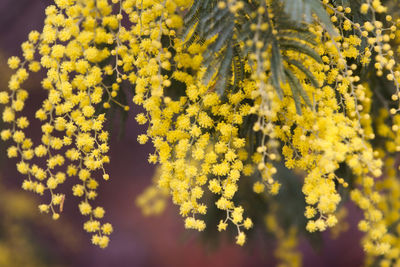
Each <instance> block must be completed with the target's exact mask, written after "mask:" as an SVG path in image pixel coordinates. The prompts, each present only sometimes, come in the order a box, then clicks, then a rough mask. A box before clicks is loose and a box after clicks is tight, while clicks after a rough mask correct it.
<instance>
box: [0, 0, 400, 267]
mask: <svg viewBox="0 0 400 267" xmlns="http://www.w3.org/2000/svg"><path fill="white" fill-rule="evenodd" d="M281 2H282V1H274V0H267V1H235V0H229V1H218V2H217V1H211V0H207V1H183V0H143V1H135V0H113V1H112V3H109V2H108V1H106V0H56V1H55V4H56V5H55V6H50V7H48V8H47V9H46V21H45V26H44V28H43V31H42V32H41V33H39V32H36V31H33V32H31V33H30V34H29V41H27V42H25V43H24V44H23V45H22V49H23V58H22V59H20V58H17V57H11V58H10V59H9V61H8V64H9V66H10V68H12V69H15V70H16V72H15V74H14V75H13V76H12V77H11V79H10V82H9V90H8V91H3V92H1V93H0V103H1V104H4V106H5V107H4V111H3V121H4V122H6V123H7V125H8V126H7V128H5V129H3V130H2V132H1V138H2V139H3V140H9V139H10V140H12V142H13V144H12V145H11V146H10V147H9V148H8V150H7V154H8V156H9V157H11V158H12V157H18V158H19V162H18V163H17V169H18V171H19V172H20V173H21V174H23V175H25V177H26V179H25V181H24V182H23V185H22V187H23V188H24V189H25V190H30V191H34V192H36V193H39V194H43V193H45V192H50V194H51V201H50V203H47V204H42V205H40V206H39V209H40V211H41V212H51V213H52V214H53V218H54V219H57V218H58V217H59V214H60V213H61V212H62V209H63V203H64V200H65V198H66V196H65V194H64V193H58V192H57V187H58V185H60V184H62V183H63V182H64V181H65V180H66V179H69V177H71V179H76V184H75V185H74V186H73V188H72V191H73V195H75V196H78V197H82V202H81V203H80V204H79V210H80V212H81V213H82V214H83V215H85V216H88V221H87V222H86V223H85V224H84V229H85V230H86V231H87V232H90V233H93V238H92V241H93V243H94V244H96V245H99V246H100V247H106V246H107V244H108V242H109V239H108V235H109V234H110V233H111V232H112V227H111V225H110V224H108V223H101V222H100V219H102V218H103V216H104V213H105V211H104V209H103V208H101V207H93V206H92V204H90V200H92V199H94V198H96V196H97V193H96V189H97V187H98V185H99V183H98V178H97V177H98V176H100V177H101V176H102V177H103V178H104V180H108V179H109V175H108V174H107V173H106V171H105V169H104V164H105V163H108V162H109V158H108V156H107V155H106V153H107V152H108V150H109V147H108V145H107V141H108V138H109V136H108V135H109V134H108V132H107V131H105V130H104V123H105V121H106V112H107V110H108V109H109V108H110V107H112V108H116V107H120V108H122V109H124V110H125V111H128V110H129V106H127V105H125V104H122V103H125V102H123V97H124V95H125V94H124V90H130V89H131V88H133V92H132V93H133V95H134V96H133V99H132V101H133V102H134V103H135V104H136V105H140V106H142V107H143V109H144V112H143V113H140V114H138V115H137V116H136V118H135V119H136V121H137V122H138V123H139V124H141V125H147V129H146V131H145V132H144V133H143V134H141V135H139V136H138V142H139V143H141V144H145V143H147V142H149V141H151V142H152V144H153V146H154V149H155V151H154V153H152V154H150V155H149V158H148V160H149V162H150V163H154V164H159V171H158V172H157V176H156V177H155V179H154V183H153V185H152V187H151V188H149V189H148V190H146V191H145V193H144V194H143V195H142V196H141V197H139V198H138V201H137V202H138V204H139V205H140V206H141V207H142V208H143V211H144V213H145V214H158V213H160V212H161V211H162V209H163V208H164V206H165V203H164V200H165V199H166V196H167V195H170V196H171V198H172V202H173V203H174V204H176V205H178V206H179V212H180V214H181V215H182V216H183V217H184V218H185V222H184V224H185V227H186V228H188V229H196V230H198V231H203V230H204V229H205V228H206V227H216V228H217V229H218V230H219V231H223V230H226V229H227V228H228V227H229V226H233V228H234V229H235V231H236V243H237V244H239V245H243V244H244V243H245V241H246V238H247V236H246V230H248V229H250V228H252V227H253V221H254V220H252V219H254V218H250V215H249V214H248V213H247V210H246V209H245V206H246V205H248V204H246V201H247V200H249V199H252V198H251V197H250V196H248V195H243V194H244V193H243V194H241V192H242V191H243V192H244V190H245V189H243V188H244V187H245V184H249V183H250V184H251V188H252V191H253V192H251V193H249V192H247V194H252V193H255V194H261V195H262V196H266V197H265V198H266V199H267V202H269V203H272V202H273V201H274V200H273V199H274V198H275V196H276V195H279V193H280V189H284V188H283V187H284V183H283V182H282V179H296V178H294V177H287V178H285V177H283V178H282V177H280V178H279V176H280V170H281V169H282V168H283V167H282V166H279V163H280V162H282V161H283V162H284V164H285V167H286V168H287V169H294V170H297V171H299V170H301V171H302V172H303V173H304V174H305V178H304V182H303V184H302V193H303V194H304V200H303V199H299V200H298V201H302V202H305V207H304V210H303V211H301V212H304V217H305V218H306V219H307V223H306V224H305V225H303V228H305V229H306V230H307V231H309V232H311V233H313V232H321V231H325V230H326V229H328V228H332V227H337V224H338V223H339V224H340V223H341V222H338V220H339V218H338V217H340V216H338V214H339V212H338V208H339V205H341V203H342V202H343V201H342V199H343V197H344V196H345V194H346V193H344V192H347V193H349V195H350V198H351V200H352V201H353V202H354V203H355V204H356V205H357V206H358V207H359V208H360V209H361V210H362V211H363V214H364V218H363V219H362V220H361V221H360V223H359V225H358V226H359V229H360V230H361V231H363V232H365V236H364V238H363V241H362V242H363V246H364V249H365V251H366V252H367V253H368V255H370V257H371V262H372V261H373V260H374V259H375V257H376V256H378V255H384V256H383V257H381V258H380V259H382V264H386V265H387V266H389V265H390V264H392V261H394V262H396V261H397V258H398V256H397V255H398V253H400V250H399V249H400V247H399V245H398V244H400V242H398V241H399V238H400V236H399V232H398V230H395V231H393V230H391V229H394V228H396V229H400V228H399V227H397V223H398V217H399V216H400V215H399V214H400V213H399V212H397V208H396V207H397V206H398V203H399V197H398V186H399V184H398V179H397V178H396V175H397V170H395V168H394V167H393V165H394V161H395V156H396V152H398V151H400V139H399V138H398V132H399V131H400V126H399V125H400V119H399V118H400V117H399V115H398V114H397V113H398V112H399V110H400V106H399V105H400V104H399V101H398V99H399V97H400V92H399V82H400V69H399V66H398V64H397V62H396V57H397V56H398V55H397V54H398V51H396V50H395V49H393V48H392V46H393V44H394V43H396V41H397V40H398V38H399V32H398V30H397V26H396V25H397V23H398V22H396V21H394V19H393V18H392V16H391V15H389V14H388V10H387V8H386V7H384V6H383V5H382V4H381V2H380V1H378V0H373V1H370V0H366V1H362V2H363V3H361V4H360V6H359V7H358V9H359V10H357V11H354V10H352V7H350V6H342V5H338V4H337V3H336V1H327V0H323V1H321V2H319V1H316V2H317V3H318V4H320V5H321V8H322V10H323V11H324V12H326V13H327V16H328V17H329V16H330V21H331V23H332V24H329V25H330V26H329V25H327V23H326V22H324V21H318V20H313V21H311V22H308V23H300V24H301V25H298V26H295V25H294V24H293V25H287V24H285V23H284V22H283V21H282V20H280V19H279V18H278V15H277V10H280V11H281V12H282V13H284V12H283V10H284V8H283V7H282V5H283V3H281ZM283 2H285V1H283ZM207 5H209V6H207ZM204 8H205V9H207V8H209V9H210V10H211V11H210V12H211V14H212V15H213V16H214V17H213V16H210V18H208V20H210V25H212V26H214V28H212V26H208V25H204V24H202V21H201V20H200V19H199V18H198V17H199V16H200V15H199V14H200V11H199V10H203V9H204ZM196 12H197V13H196ZM195 14H197V15H195ZM216 14H219V15H218V16H217V15H216ZM243 14H245V15H243ZM359 14H363V15H365V17H368V18H369V19H368V20H365V21H362V22H360V18H359V16H358V15H359ZM212 17H213V18H212ZM188 18H189V19H188ZM223 18H230V19H232V21H230V23H228V24H227V25H228V27H231V28H232V29H233V28H235V29H239V30H240V29H245V28H246V27H247V26H248V33H247V34H244V35H243V36H240V35H238V34H234V33H232V34H231V39H230V42H232V43H234V45H227V44H226V39H221V36H223V35H224V32H223V31H224V30H226V29H225V28H224V27H222V26H219V25H220V24H218V23H220V20H223ZM243 18H245V19H248V20H249V21H248V22H246V23H244V24H243V25H241V24H240V23H241V20H242V19H243ZM213 19H214V21H213ZM195 20H198V21H197V22H193V21H195ZM189 24H190V25H197V26H193V27H192V28H191V27H187V25H189ZM199 25H200V26H199ZM221 25H225V24H222V23H221ZM229 25H230V26H229ZM290 26H291V27H292V28H291V27H290ZM196 27H198V28H196ZM207 27H209V28H207ZM241 27H242V28H241ZM296 27H297V28H296ZM330 27H332V29H331V28H330ZM199 29H200V30H199ZM207 29H208V30H207ZM215 29H217V30H215ZM232 29H231V30H232ZM213 30H214V31H215V32H214V31H213ZM232 31H233V30H232ZM202 32H206V34H205V35H204V34H203V33H202ZM203 35H204V36H207V37H209V38H205V37H204V36H203ZM265 36H269V38H271V40H272V43H266V42H264V39H263V38H265ZM221 40H223V41H225V42H223V41H221ZM215 50H218V52H215ZM243 51H244V52H243ZM243 54H244V55H245V56H243ZM224 55H225V58H224ZM209 58H213V59H215V58H217V59H221V60H219V61H218V60H216V61H211V62H212V64H210V63H209ZM226 58H228V59H229V60H226ZM41 68H44V69H45V71H46V76H45V78H44V79H43V81H42V87H43V88H44V90H46V92H47V99H46V100H45V101H43V104H42V107H41V108H40V109H39V110H38V111H37V112H36V114H35V116H36V118H37V119H39V120H40V121H41V122H42V126H41V130H42V139H41V144H39V145H34V144H33V142H32V140H31V139H30V137H29V136H27V135H26V134H27V132H26V130H25V129H26V128H27V127H28V125H29V121H28V118H27V117H25V116H23V115H21V114H22V113H21V112H22V110H23V108H24V105H25V102H26V100H27V97H28V91H27V90H24V89H22V84H23V82H24V81H25V80H26V79H27V78H28V76H29V71H32V72H37V71H39V70H40V69H41ZM277 69H280V70H279V71H277ZM371 69H372V70H371ZM210 70H211V71H210ZM223 71H225V73H228V74H229V76H228V77H225V79H221V78H223V77H221V76H223V75H224V72H223ZM366 72H368V73H373V75H372V74H370V76H368V75H366V74H365V73H366ZM281 76H282V77H281ZM283 76H284V77H285V78H283ZM372 76H373V77H372ZM221 80H222V81H224V82H221ZM382 80H384V81H385V82H386V83H387V84H388V86H387V87H388V88H387V92H388V94H389V97H387V95H386V94H387V93H386V92H385V93H382V92H380V89H379V88H378V87H377V83H378V82H382ZM127 85H129V86H127ZM375 87H376V88H378V89H376V88H375ZM124 88H125V89H124ZM386 98H388V99H386ZM121 99H122V100H121ZM377 110H378V111H377ZM38 158H43V160H37V159H38ZM39 163H42V165H40V164H39ZM384 163H385V164H384ZM382 175H383V178H382V179H381V180H380V181H379V182H376V179H378V178H379V177H381V176H382ZM210 199H215V201H211V202H210ZM271 206H273V208H271V209H270V210H271V212H269V213H268V214H267V220H266V224H267V227H268V228H269V229H270V230H272V231H273V232H275V233H276V235H277V238H278V239H280V240H283V241H284V240H286V239H287V240H296V239H297V235H298V234H299V233H300V232H301V231H300V230H299V229H298V226H296V225H291V226H290V227H289V229H290V230H288V229H282V228H281V227H280V226H279V222H278V220H279V218H278V217H279V212H278V211H277V208H279V207H280V205H279V203H278V204H277V205H271ZM214 208H216V209H217V210H219V211H220V214H223V216H222V217H220V218H217V219H216V220H215V221H217V225H216V226H214V225H206V221H205V218H207V216H208V215H207V211H208V210H209V209H214ZM389 228H390V229H389ZM286 230H287V231H286ZM283 241H282V243H281V246H280V248H279V249H278V252H277V253H278V255H280V256H279V257H281V258H283V259H284V258H291V259H292V260H289V261H292V262H299V261H300V260H299V256H298V255H297V254H296V253H295V252H290V253H288V254H285V252H282V250H283V248H285V247H287V248H288V249H289V250H292V249H293V248H294V244H292V243H290V242H289V241H288V242H289V244H286V243H285V242H283ZM293 242H295V241H293ZM295 243H296V242H295ZM285 244H286V245H285Z"/></svg>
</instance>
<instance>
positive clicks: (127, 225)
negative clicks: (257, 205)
mask: <svg viewBox="0 0 400 267" xmlns="http://www.w3.org/2000/svg"><path fill="white" fill-rule="evenodd" d="M51 3H52V1H50V0H0V90H6V89H7V83H8V78H9V76H10V71H9V70H8V68H7V64H6V62H7V58H8V57H10V56H12V55H20V54H21V50H20V44H21V43H22V42H23V41H25V40H26V38H27V35H28V33H29V32H30V31H31V30H35V29H36V30H39V31H40V30H41V29H42V27H43V19H44V9H45V7H46V6H48V5H50V4H51ZM41 75H43V74H42V73H39V74H37V75H33V76H32V77H31V79H30V80H29V82H28V83H26V85H25V86H26V89H28V90H29V91H30V100H29V102H28V103H29V106H28V107H26V110H27V112H28V113H30V114H32V113H34V112H35V111H36V109H37V108H38V107H39V106H40V103H41V101H42V100H43V98H44V97H45V95H44V94H43V92H42V90H41V88H40V80H41ZM132 110H133V111H131V113H130V114H131V115H130V116H129V117H128V119H127V122H126V125H125V126H124V127H125V129H121V130H122V131H123V132H124V134H123V135H121V136H120V135H118V131H114V134H113V136H112V138H111V152H110V157H111V164H109V165H108V172H109V174H110V177H111V179H110V180H109V181H108V182H102V183H101V186H100V190H99V197H98V198H97V200H96V201H97V203H98V204H100V205H101V206H103V207H104V208H105V209H106V219H107V220H108V221H110V222H111V223H112V224H113V226H114V230H115V231H114V233H113V234H112V236H111V243H110V246H109V247H108V248H107V249H105V250H102V249H99V248H98V247H95V246H92V245H91V243H90V236H89V235H87V234H85V232H84V231H83V228H82V227H83V222H84V218H83V217H82V216H81V215H80V214H79V212H78V207H77V203H78V200H77V199H76V198H75V197H73V196H72V193H71V189H70V188H71V184H72V183H70V184H68V182H67V183H66V185H65V188H64V192H65V193H66V194H67V196H66V201H65V205H64V212H63V214H62V216H61V218H60V219H59V220H58V221H53V220H52V219H51V217H50V216H46V215H41V214H39V212H38V209H37V204H38V203H39V201H41V199H40V198H39V197H37V196H36V195H33V194H31V193H27V192H24V191H22V190H21V189H20V186H21V182H22V178H21V177H19V174H18V173H17V171H16V169H15V161H14V160H9V159H6V157H5V154H6V153H5V149H6V146H5V144H4V143H2V144H1V145H0V151H1V153H0V266H1V267H11V266H12V267H14V266H16V267H22V266H24V267H25V266H27V267H30V266H60V267H61V266H74V267H81V266H82V267H106V266H115V267H128V266H175V267H179V266H230V267H236V266H275V265H276V261H275V259H274V257H273V250H274V248H275V244H274V243H273V242H269V241H268V240H267V239H266V237H265V236H264V233H263V232H260V234H256V236H255V238H253V240H252V241H251V242H249V243H248V244H246V245H245V246H244V247H243V248H242V247H239V246H236V245H235V244H234V242H233V240H232V237H229V236H227V235H224V234H220V235H219V236H218V237H217V238H218V241H219V242H218V244H215V243H212V242H206V241H205V240H204V239H203V238H201V237H200V236H199V235H198V234H196V233H194V232H192V231H186V230H184V227H183V220H182V219H181V217H180V216H179V212H178V211H177V209H176V207H174V206H173V205H171V204H169V205H168V207H167V210H166V211H165V212H164V213H163V214H162V215H161V216H158V217H144V216H143V215H142V214H141V211H140V209H139V208H138V207H137V206H136V205H135V199H136V197H137V196H138V195H139V194H140V193H141V192H142V191H143V190H144V189H145V188H146V187H147V186H148V185H149V184H150V182H151V178H152V176H153V173H154V166H151V165H149V164H148V163H147V154H148V153H149V152H151V151H152V148H151V146H142V145H139V144H138V143H137V141H136V138H137V135H138V134H139V133H142V132H143V131H144V128H143V127H139V126H138V125H137V123H136V122H135V120H134V114H135V113H136V112H137V111H136V107H133V106H132ZM31 123H32V124H31V126H30V129H32V132H33V133H34V135H35V134H36V132H37V134H36V138H38V137H39V134H40V130H39V131H37V130H38V129H39V124H38V123H37V121H34V120H31ZM114 126H115V127H114V128H121V125H120V124H118V122H116V124H115V125H114ZM0 127H1V124H0ZM348 208H349V212H350V214H352V218H354V217H353V215H354V214H357V213H359V211H358V210H356V209H355V208H354V207H353V206H349V207H348ZM356 217H357V216H356ZM348 220H349V219H348ZM348 223H349V230H348V232H346V233H345V234H342V235H341V236H339V237H338V238H337V239H332V238H331V234H330V233H326V234H324V235H323V239H324V244H323V245H322V246H321V247H320V249H318V250H316V249H313V248H312V247H311V245H309V244H308V242H306V241H305V240H301V245H300V250H301V252H302V253H303V255H304V256H303V266H352V267H355V266H361V265H362V263H363V260H362V258H363V253H362V249H361V248H360V245H359V238H360V233H359V232H358V230H357V227H356V221H355V220H354V221H348ZM211 227H212V226H211Z"/></svg>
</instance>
